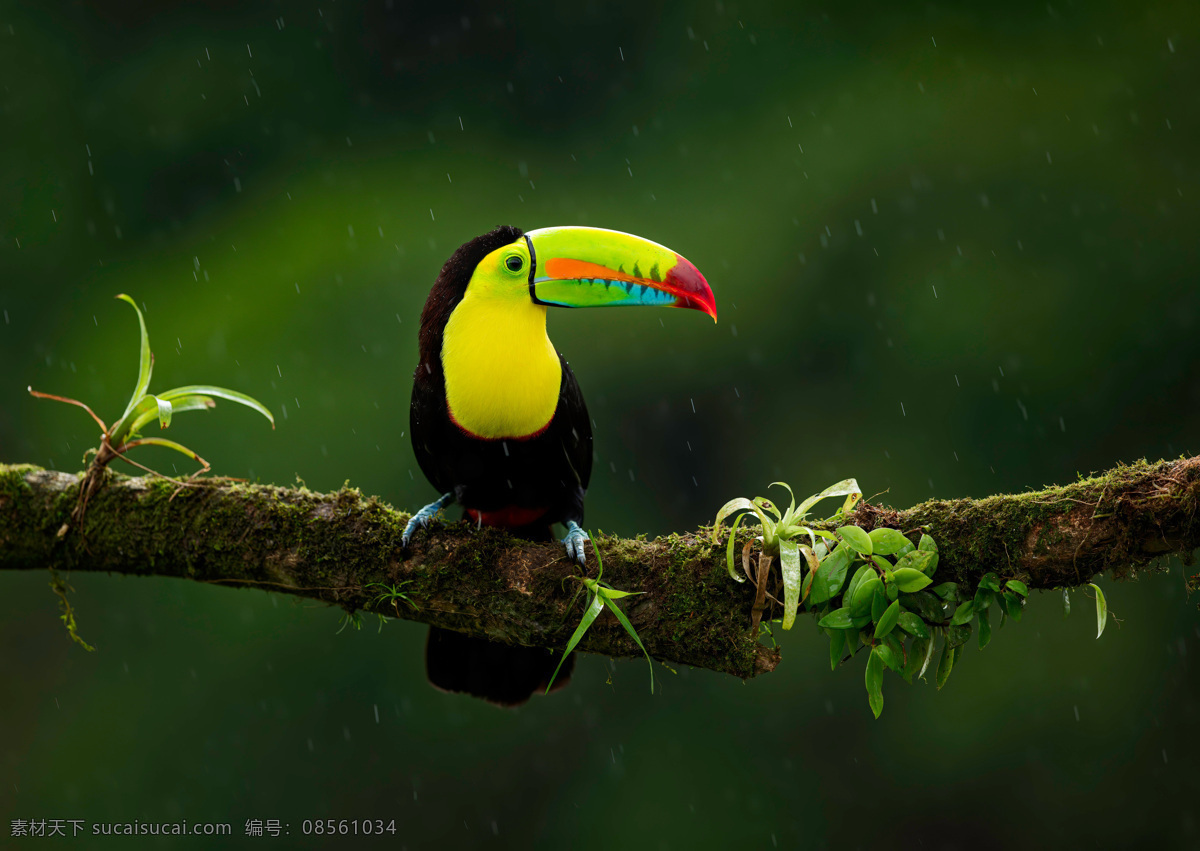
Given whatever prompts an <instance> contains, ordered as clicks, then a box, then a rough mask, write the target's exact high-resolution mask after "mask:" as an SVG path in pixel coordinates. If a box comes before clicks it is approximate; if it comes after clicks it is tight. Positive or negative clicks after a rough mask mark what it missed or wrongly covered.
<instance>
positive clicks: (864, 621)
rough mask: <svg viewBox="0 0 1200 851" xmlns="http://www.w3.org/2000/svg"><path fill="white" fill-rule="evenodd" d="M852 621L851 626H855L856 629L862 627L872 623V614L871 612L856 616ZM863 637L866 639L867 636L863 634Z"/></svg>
mask: <svg viewBox="0 0 1200 851" xmlns="http://www.w3.org/2000/svg"><path fill="white" fill-rule="evenodd" d="M850 623H851V626H853V627H854V628H855V629H862V628H863V627H864V626H869V625H870V623H871V616H870V615H869V614H866V615H863V616H862V617H860V618H854V619H853V620H852V621H851V622H850ZM862 638H863V640H864V641H865V640H866V638H867V636H862Z"/></svg>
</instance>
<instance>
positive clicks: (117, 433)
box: [108, 396, 159, 446]
mask: <svg viewBox="0 0 1200 851" xmlns="http://www.w3.org/2000/svg"><path fill="white" fill-rule="evenodd" d="M158 401H159V400H158V397H156V396H143V397H142V398H140V399H138V401H137V404H136V405H134V406H133V408H132V409H131V410H130V411H128V412H126V414H125V416H123V417H121V419H119V420H118V421H117V422H116V424H115V425H114V426H113V427H112V432H111V433H110V434H109V436H108V439H109V442H111V443H112V445H113V446H120V445H121V444H122V443H124V442H125V441H126V440H127V439H128V438H129V435H130V434H132V433H133V424H134V423H135V422H137V421H138V420H143V418H144V420H143V421H144V422H147V423H148V422H151V421H152V420H155V419H157V418H158V415H159V414H158V412H159V406H158Z"/></svg>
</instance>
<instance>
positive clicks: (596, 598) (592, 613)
mask: <svg viewBox="0 0 1200 851" xmlns="http://www.w3.org/2000/svg"><path fill="white" fill-rule="evenodd" d="M592 549H593V550H594V551H595V553H596V565H597V570H596V578H595V579H589V578H588V577H586V576H572V577H570V578H571V579H575V580H577V581H578V582H579V583H580V584H581V586H582V588H583V589H584V590H586V591H587V594H588V604H587V608H586V609H585V610H584V612H583V618H582V619H581V620H580V621H579V626H577V627H575V632H574V633H572V634H571V639H570V641H568V642H567V648H566V650H564V651H563V655H562V658H561V659H559V660H558V666H557V667H556V668H555V669H554V674H553V675H552V676H551V677H550V682H549V683H547V684H546V693H547V694H549V693H550V687H551V686H553V685H554V681H555V679H557V678H558V672H559V671H560V670H561V669H562V666H563V662H565V661H567V657H568V656H570V655H571V653H572V651H574V650H575V647H576V645H578V644H579V642H580V641H581V640H582V639H583V636H584V635H585V634H586V633H587V631H588V628H589V627H591V625H592V624H593V623H595V621H596V618H597V617H599V616H600V613H601V612H602V611H604V609H605V608H607V609H608V610H609V611H611V612H612V613H613V615H614V616H615V617H616V619H617V620H618V621H620V623H621V626H622V627H624V628H625V631H626V632H627V633H629V636H630V637H631V638H632V639H633V640H634V642H635V643H636V644H637V646H638V647H639V648H640V649H641V651H642V654H643V655H644V656H645V657H646V664H647V665H649V666H650V693H651V694H653V693H654V663H653V662H652V661H651V659H650V654H649V653H647V652H646V647H645V645H644V644H642V639H641V638H640V637H639V636H638V634H637V630H636V629H634V628H633V624H631V623H630V622H629V618H627V617H626V616H625V613H624V612H623V611H621V607H620V606H618V605H617V602H616V601H617V600H619V599H621V598H622V597H632V596H634V595H636V594H642V593H644V592H642V591H618V590H617V589H616V588H613V587H612V586H611V585H609V584H608V583H607V582H604V581H603V580H602V579H601V577H602V576H603V575H604V559H603V557H602V556H601V555H600V548H599V547H598V546H596V539H595V538H593V539H592ZM576 596H578V595H576ZM572 602H573V601H572Z"/></svg>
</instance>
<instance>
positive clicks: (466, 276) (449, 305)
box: [418, 225, 525, 362]
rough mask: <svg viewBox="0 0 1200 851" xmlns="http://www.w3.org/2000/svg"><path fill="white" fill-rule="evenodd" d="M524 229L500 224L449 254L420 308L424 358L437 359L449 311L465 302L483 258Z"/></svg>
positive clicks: (510, 241) (517, 237) (422, 358)
mask: <svg viewBox="0 0 1200 851" xmlns="http://www.w3.org/2000/svg"><path fill="white" fill-rule="evenodd" d="M524 233H525V231H523V230H521V229H520V228H518V227H513V226H512V225H500V226H499V227H498V228H496V229H495V230H491V231H488V232H487V233H485V234H484V235H483V236H477V237H475V238H474V239H472V240H471V241H470V242H464V243H463V244H462V245H460V246H459V247H458V250H457V251H455V252H454V253H453V254H451V255H450V259H449V260H447V261H446V264H445V265H444V266H442V271H441V272H439V273H438V276H437V281H435V282H434V284H433V289H431V290H430V291H429V298H427V299H426V300H425V309H424V310H422V311H421V332H420V336H419V338H418V343H419V345H420V351H421V360H422V361H423V362H426V361H428V360H429V359H430V358H433V359H436V358H437V357H438V356H439V352H440V351H441V348H442V331H443V329H445V327H446V322H447V320H449V319H450V313H451V312H452V311H453V310H454V308H455V307H456V306H457V305H458V303H459V302H460V301H462V297H463V293H465V292H466V291H467V284H469V283H470V282H471V274H472V273H473V272H474V271H475V267H476V266H478V265H479V263H480V261H481V260H483V258H484V257H487V256H488V255H489V254H491V253H492V252H493V251H495V250H496V249H497V248H503V247H504V246H505V245H509V244H510V243H513V242H516V241H517V240H518V239H520V238H521V236H522V235H523V234H524Z"/></svg>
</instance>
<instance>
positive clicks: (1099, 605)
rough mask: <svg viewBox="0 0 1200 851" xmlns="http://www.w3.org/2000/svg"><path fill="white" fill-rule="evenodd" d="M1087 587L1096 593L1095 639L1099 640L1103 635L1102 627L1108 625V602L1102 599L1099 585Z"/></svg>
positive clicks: (1092, 583)
mask: <svg viewBox="0 0 1200 851" xmlns="http://www.w3.org/2000/svg"><path fill="white" fill-rule="evenodd" d="M1088 585H1089V586H1091V588H1092V590H1094V591H1095V592H1096V637H1097V638H1099V637H1100V636H1102V635H1104V627H1105V626H1107V624H1108V601H1107V600H1106V599H1104V592H1103V591H1101V590H1100V586H1099V585H1097V584H1096V583H1094V582H1089V583H1088Z"/></svg>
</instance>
